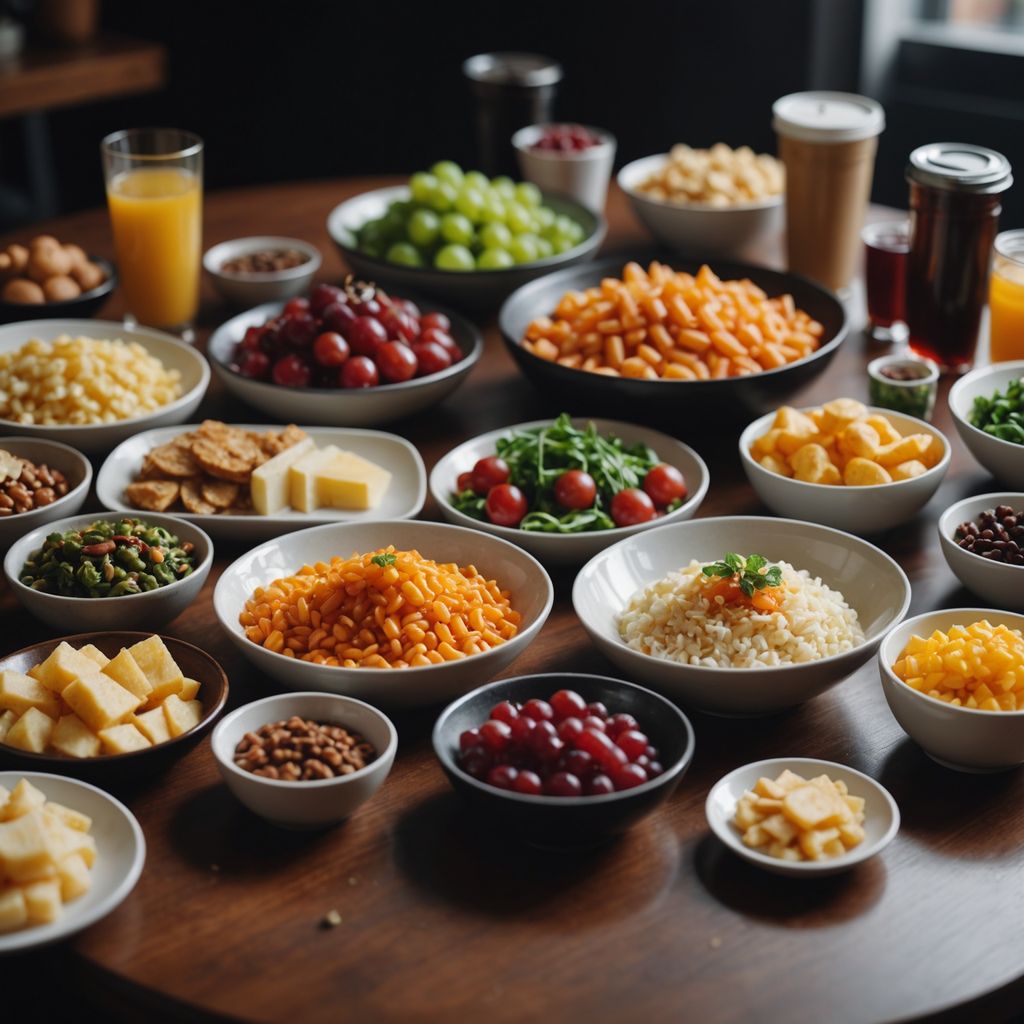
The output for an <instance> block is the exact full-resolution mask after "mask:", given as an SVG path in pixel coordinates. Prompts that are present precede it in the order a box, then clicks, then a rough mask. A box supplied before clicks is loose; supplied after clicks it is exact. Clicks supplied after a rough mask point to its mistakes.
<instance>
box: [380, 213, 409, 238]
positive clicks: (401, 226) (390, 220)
mask: <svg viewBox="0 0 1024 1024" xmlns="http://www.w3.org/2000/svg"><path fill="white" fill-rule="evenodd" d="M407 223H408V217H407V216H406V213H405V211H404V210H402V209H401V208H400V207H396V206H391V207H389V208H388V212H387V213H385V214H384V216H383V217H382V218H381V228H382V230H383V233H384V237H385V238H386V239H387V240H388V241H389V242H398V241H401V240H402V239H403V238H405V233H406V224H407Z"/></svg>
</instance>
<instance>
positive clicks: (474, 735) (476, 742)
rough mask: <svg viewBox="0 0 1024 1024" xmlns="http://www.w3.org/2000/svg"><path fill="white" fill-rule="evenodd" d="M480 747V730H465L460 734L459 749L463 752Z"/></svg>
mask: <svg viewBox="0 0 1024 1024" xmlns="http://www.w3.org/2000/svg"><path fill="white" fill-rule="evenodd" d="M479 746H480V730H479V729H464V730H463V731H462V732H461V733H459V749H460V750H462V751H466V750H471V749H472V748H473V747H479Z"/></svg>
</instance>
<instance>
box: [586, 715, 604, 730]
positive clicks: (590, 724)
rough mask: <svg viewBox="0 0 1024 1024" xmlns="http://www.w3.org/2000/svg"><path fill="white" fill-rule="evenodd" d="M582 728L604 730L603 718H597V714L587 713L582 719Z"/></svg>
mask: <svg viewBox="0 0 1024 1024" xmlns="http://www.w3.org/2000/svg"><path fill="white" fill-rule="evenodd" d="M583 728H584V729H596V730H597V731H598V732H604V731H605V725H604V719H603V718H598V717H597V715H587V717H586V718H584V719H583Z"/></svg>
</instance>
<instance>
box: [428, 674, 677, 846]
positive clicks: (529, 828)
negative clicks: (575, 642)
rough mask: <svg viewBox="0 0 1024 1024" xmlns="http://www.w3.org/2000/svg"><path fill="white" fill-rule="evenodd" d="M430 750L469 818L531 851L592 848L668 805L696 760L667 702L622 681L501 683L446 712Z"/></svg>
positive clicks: (536, 678)
mask: <svg viewBox="0 0 1024 1024" xmlns="http://www.w3.org/2000/svg"><path fill="white" fill-rule="evenodd" d="M433 743H434V751H435V753H436V754H437V757H438V759H439V760H440V762H441V766H442V767H443V768H444V771H445V773H446V774H447V776H448V778H449V780H450V781H451V783H452V785H453V786H454V788H455V790H456V791H457V792H458V793H459V794H460V795H461V796H463V797H464V798H465V799H466V800H467V801H468V802H469V803H470V804H471V805H472V806H473V808H474V809H475V810H479V811H481V812H484V813H486V814H488V815H490V816H493V817H494V818H495V819H497V821H498V823H499V824H500V825H502V826H503V827H507V828H508V829H509V830H510V831H512V832H513V833H515V834H516V835H518V836H519V837H520V838H522V839H524V840H525V841H527V842H529V843H532V844H534V845H540V846H550V847H567V846H580V845H591V844H593V843H595V842H601V841H603V840H605V839H609V838H611V837H613V836H615V835H618V834H620V833H622V832H624V831H625V830H626V829H627V828H629V827H630V826H631V825H632V824H634V823H635V822H636V821H638V820H639V819H640V818H642V817H644V816H645V815H647V814H649V813H650V812H651V811H653V810H654V809H655V807H657V805H658V804H660V803H661V802H662V801H663V800H665V799H667V798H668V797H669V796H670V795H671V794H672V792H673V791H674V790H675V788H676V786H677V785H678V784H679V782H680V780H681V779H682V777H683V775H684V773H685V772H686V770H687V768H688V767H689V765H690V761H691V760H692V758H693V750H694V736H693V729H692V727H691V725H690V723H689V721H688V720H687V718H686V716H685V715H684V714H683V713H682V712H681V711H680V710H679V709H678V708H677V707H676V706H675V705H674V704H672V703H671V702H670V701H668V700H666V699H665V698H664V697H662V696H660V695H659V694H657V693H654V692H653V691H651V690H647V689H644V688H643V687H641V686H636V685H635V684H633V683H628V682H625V681H623V680H619V679H611V678H607V677H604V676H592V675H582V674H576V673H564V674H562V673H545V674H541V675H532V676H519V677H517V678H514V679H503V680H500V681H498V682H496V683H490V684H489V685H487V686H482V687H480V688H479V689H477V690H474V691H473V692H471V693H468V694H466V695H465V696H464V697H461V698H460V699H459V700H457V701H455V702H454V703H453V704H450V705H449V706H448V707H447V708H446V709H445V710H444V711H443V712H442V713H441V716H440V717H439V718H438V720H437V724H436V725H435V727H434V735H433Z"/></svg>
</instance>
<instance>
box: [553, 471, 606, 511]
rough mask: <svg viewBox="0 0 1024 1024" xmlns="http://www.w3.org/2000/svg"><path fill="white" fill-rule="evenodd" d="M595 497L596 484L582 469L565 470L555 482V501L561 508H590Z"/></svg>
mask: <svg viewBox="0 0 1024 1024" xmlns="http://www.w3.org/2000/svg"><path fill="white" fill-rule="evenodd" d="M596 497H597V484H596V483H594V478H593V477H592V476H591V475H590V474H589V473H585V472H584V471H583V470H582V469H567V470H566V471H565V472H564V473H563V474H562V475H561V476H560V477H559V478H558V479H557V480H556V481H555V501H557V502H558V504H559V505H561V506H562V508H590V506H591V505H593V504H594V499H595V498H596Z"/></svg>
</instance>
